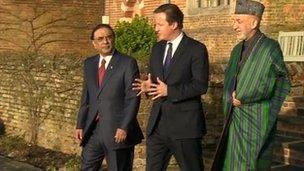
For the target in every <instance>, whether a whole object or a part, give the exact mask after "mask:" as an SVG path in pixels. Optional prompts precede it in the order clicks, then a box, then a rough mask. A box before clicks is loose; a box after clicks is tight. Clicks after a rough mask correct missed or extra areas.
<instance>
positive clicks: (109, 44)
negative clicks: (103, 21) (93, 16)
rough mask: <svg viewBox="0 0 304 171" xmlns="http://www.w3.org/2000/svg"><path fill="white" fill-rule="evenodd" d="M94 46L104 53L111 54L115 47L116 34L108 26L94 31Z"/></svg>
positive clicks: (105, 54) (104, 54)
mask: <svg viewBox="0 0 304 171" xmlns="http://www.w3.org/2000/svg"><path fill="white" fill-rule="evenodd" d="M93 46H94V48H95V49H96V50H97V51H98V52H99V53H100V54H101V55H102V56H107V55H111V53H112V51H113V49H114V35H113V33H112V32H111V30H109V29H108V28H100V29H98V30H96V31H95V33H94V40H93Z"/></svg>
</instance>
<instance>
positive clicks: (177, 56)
mask: <svg viewBox="0 0 304 171" xmlns="http://www.w3.org/2000/svg"><path fill="white" fill-rule="evenodd" d="M186 46H187V36H186V34H184V36H183V38H182V40H181V42H180V44H179V45H178V47H177V49H176V51H175V53H174V55H173V58H172V60H171V63H170V66H169V69H168V72H167V74H166V75H164V78H165V80H166V79H167V78H168V76H169V75H170V73H171V71H172V69H173V68H174V66H175V64H176V63H177V62H178V61H179V60H180V59H181V58H182V57H183V54H184V51H185V49H187V48H186Z"/></svg>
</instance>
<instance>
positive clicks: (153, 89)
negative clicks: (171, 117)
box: [132, 74, 168, 100]
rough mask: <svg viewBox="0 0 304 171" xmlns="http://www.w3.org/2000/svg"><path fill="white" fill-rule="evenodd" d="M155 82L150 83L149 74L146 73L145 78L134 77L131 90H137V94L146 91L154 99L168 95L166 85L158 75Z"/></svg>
mask: <svg viewBox="0 0 304 171" xmlns="http://www.w3.org/2000/svg"><path fill="white" fill-rule="evenodd" d="M156 79H157V83H156V84H155V83H152V80H151V74H148V78H147V80H142V79H138V78H137V79H135V82H134V83H133V84H132V86H133V88H132V89H133V90H135V91H138V93H137V96H139V95H141V94H142V93H146V94H148V95H149V96H151V97H152V100H155V99H157V98H160V97H166V96H167V95H168V90H167V85H166V84H165V83H164V82H162V81H161V80H160V79H159V78H158V77H157V78H156Z"/></svg>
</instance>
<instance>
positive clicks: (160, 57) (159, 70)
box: [155, 41, 166, 81]
mask: <svg viewBox="0 0 304 171" xmlns="http://www.w3.org/2000/svg"><path fill="white" fill-rule="evenodd" d="M165 50H166V42H165V41H163V42H162V44H161V45H160V48H159V49H158V51H157V52H156V55H155V58H156V62H157V63H156V65H155V67H157V69H156V71H157V73H156V76H157V77H159V79H160V80H164V67H163V59H164V54H165ZM155 79H156V78H155ZM155 81H156V80H155Z"/></svg>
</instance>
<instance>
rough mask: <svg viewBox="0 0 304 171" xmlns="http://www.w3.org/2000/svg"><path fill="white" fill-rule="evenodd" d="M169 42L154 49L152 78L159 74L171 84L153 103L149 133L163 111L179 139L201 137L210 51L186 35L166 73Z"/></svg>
mask: <svg viewBox="0 0 304 171" xmlns="http://www.w3.org/2000/svg"><path fill="white" fill-rule="evenodd" d="M165 49H166V41H160V42H158V43H157V44H156V45H155V46H154V47H153V49H152V54H151V58H150V62H149V72H150V73H151V76H152V81H153V82H156V77H159V78H160V79H161V80H162V81H163V82H165V83H166V84H167V86H168V89H167V90H168V95H167V97H163V98H159V99H157V100H155V101H154V102H153V106H152V109H151V113H150V118H149V122H148V126H147V135H148V136H149V135H151V133H152V132H153V130H154V128H155V126H156V122H157V118H158V117H159V115H160V113H162V115H163V117H164V120H166V121H167V123H168V124H167V125H166V126H167V131H168V133H169V134H170V135H171V136H172V137H173V138H176V139H184V138H201V137H202V136H203V135H204V134H205V133H206V127H205V118H204V112H203V107H202V102H201V95H202V94H205V93H206V91H207V88H208V75H209V69H208V66H209V64H208V53H207V49H206V46H205V45H204V44H202V43H200V42H198V41H196V40H194V39H192V38H190V37H188V36H187V35H185V34H184V36H183V38H182V40H181V42H180V44H179V46H178V47H177V49H176V52H175V53H174V55H173V58H172V60H171V63H170V67H169V69H168V72H166V74H164V72H163V57H164V53H165Z"/></svg>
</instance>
